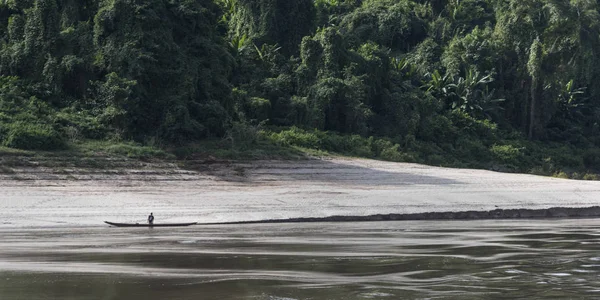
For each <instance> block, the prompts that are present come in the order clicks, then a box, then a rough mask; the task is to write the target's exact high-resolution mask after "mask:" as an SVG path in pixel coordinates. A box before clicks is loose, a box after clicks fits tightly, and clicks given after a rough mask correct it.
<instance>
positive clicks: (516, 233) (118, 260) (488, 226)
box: [0, 219, 600, 300]
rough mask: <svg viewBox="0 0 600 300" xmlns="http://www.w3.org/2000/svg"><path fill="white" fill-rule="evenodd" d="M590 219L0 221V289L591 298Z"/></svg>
mask: <svg viewBox="0 0 600 300" xmlns="http://www.w3.org/2000/svg"><path fill="white" fill-rule="evenodd" d="M599 229H600V220H598V219H570V220H507V221H490V220H487V221H406V222H364V223H304V224H266V225H260V224H254V225H222V226H216V225H215V226H197V227H188V228H155V229H123V228H109V227H104V226H95V227H85V228H67V227H54V228H46V229H44V228H3V229H1V230H0V237H1V238H0V241H1V243H0V299H10V300H21V299H23V300H25V299H27V300H36V299H103V300H113V299H127V300H130V299H144V300H158V299H268V300H279V299H280V300H292V299H519V298H520V299H593V298H600V281H599V280H598V279H599V275H600V251H599V250H600V241H599V237H600V236H599Z"/></svg>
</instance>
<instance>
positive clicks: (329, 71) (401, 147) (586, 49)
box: [0, 0, 600, 179]
mask: <svg viewBox="0 0 600 300" xmlns="http://www.w3.org/2000/svg"><path fill="white" fill-rule="evenodd" d="M598 52H600V5H599V3H598V2H597V1H595V0H569V1H567V0H294V1H290V0H6V1H2V2H1V4H0V145H2V146H4V147H9V148H17V149H26V150H61V149H66V148H68V147H70V145H72V144H73V143H77V142H80V141H88V140H102V141H109V142H111V141H112V142H115V143H117V142H123V141H127V142H131V143H135V145H141V146H144V145H150V146H156V147H161V148H173V147H185V146H186V145H192V144H196V143H202V142H203V141H218V143H220V144H223V145H226V146H223V147H230V148H233V149H235V150H239V151H241V150H247V149H254V148H260V147H263V146H262V145H265V144H269V145H276V146H278V147H298V148H301V149H312V150H316V151H325V152H333V153H341V154H346V155H352V156H359V157H370V158H377V159H384V160H391V161H406V162H420V163H427V164H432V165H440V166H450V167H472V168H488V169H494V170H500V171H510V172H526V173H533V174H543V175H555V176H559V177H570V178H575V179H597V175H595V174H596V173H600V150H599V148H598V146H600V124H599V123H600V85H598V84H597V82H599V81H600V67H599V68H596V66H600V64H599V62H598V60H599V56H598V55H597V53H598ZM595 82H596V84H595Z"/></svg>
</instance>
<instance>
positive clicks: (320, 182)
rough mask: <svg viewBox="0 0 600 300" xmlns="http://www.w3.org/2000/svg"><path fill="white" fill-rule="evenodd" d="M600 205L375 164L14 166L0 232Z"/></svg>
mask: <svg viewBox="0 0 600 300" xmlns="http://www.w3.org/2000/svg"><path fill="white" fill-rule="evenodd" d="M598 205H600V182H592V181H573V180H564V179H557V178H548V177H540V176H532V175H520V174H506V173H496V172H490V171H483V170H467V169H446V168H437V167H430V166H423V165H417V164H406V163H390V162H381V161H373V160H366V159H346V158H332V159H321V160H306V161H256V162H252V163H234V164H232V163H211V164H207V165H205V166H202V167H199V168H196V169H195V170H186V169H180V168H177V167H176V166H164V165H163V166H158V165H152V164H146V165H144V166H141V167H139V168H137V169H127V170H114V171H111V170H106V169H104V170H86V169H78V170H64V169H61V170H60V171H57V170H56V169H54V170H49V169H44V168H41V167H37V168H36V167H27V168H15V169H13V170H12V171H11V172H10V173H8V174H2V175H0V227H23V226H74V225H85V226H88V225H102V222H103V221H105V220H110V221H117V222H143V221H144V219H145V216H146V215H147V214H148V213H149V212H154V214H155V215H156V217H157V220H156V222H180V221H184V222H187V221H192V222H201V223H211V222H236V221H253V220H264V219H286V218H315V217H317V218H318V217H329V216H334V215H342V216H366V215H375V214H420V213H430V212H456V211H492V210H497V209H505V210H510V209H531V210H539V209H547V208H551V207H576V208H581V207H592V206H598Z"/></svg>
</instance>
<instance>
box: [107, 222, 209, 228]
mask: <svg viewBox="0 0 600 300" xmlns="http://www.w3.org/2000/svg"><path fill="white" fill-rule="evenodd" d="M104 223H106V224H108V225H110V226H115V227H185V226H191V225H196V224H198V223H196V222H194V223H163V224H160V223H159V224H147V223H145V224H139V223H135V224H134V223H113V222H108V221H104Z"/></svg>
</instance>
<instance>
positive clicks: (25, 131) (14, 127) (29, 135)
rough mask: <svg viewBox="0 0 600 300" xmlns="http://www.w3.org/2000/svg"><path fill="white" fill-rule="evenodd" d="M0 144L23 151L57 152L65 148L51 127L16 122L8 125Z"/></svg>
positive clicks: (59, 136)
mask: <svg viewBox="0 0 600 300" xmlns="http://www.w3.org/2000/svg"><path fill="white" fill-rule="evenodd" d="M2 144H3V145H4V146H6V147H11V148H17V149H23V150H59V149H64V148H66V143H65V141H64V139H63V137H62V136H61V135H60V134H59V133H58V132H57V131H56V130H54V128H52V126H50V125H47V124H35V123H26V122H16V123H13V124H10V125H9V127H8V132H7V134H6V136H5V138H4V141H3V142H2Z"/></svg>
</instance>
